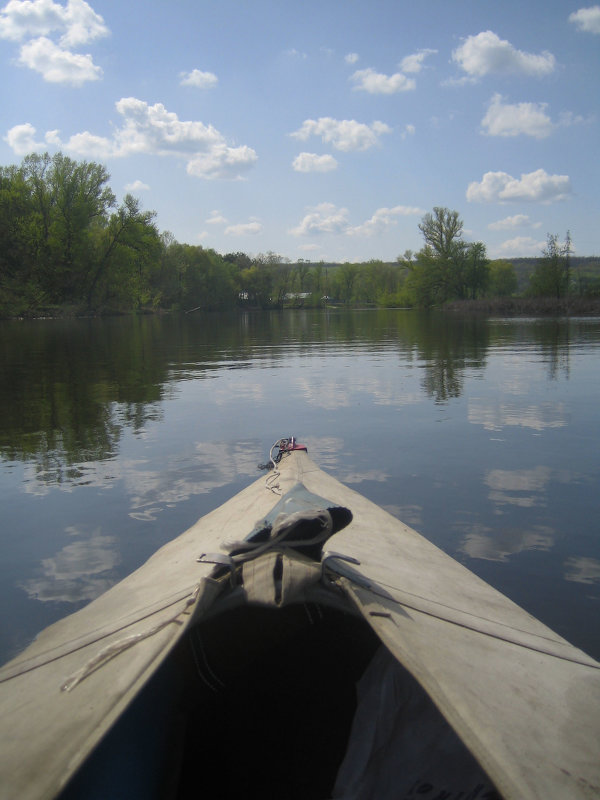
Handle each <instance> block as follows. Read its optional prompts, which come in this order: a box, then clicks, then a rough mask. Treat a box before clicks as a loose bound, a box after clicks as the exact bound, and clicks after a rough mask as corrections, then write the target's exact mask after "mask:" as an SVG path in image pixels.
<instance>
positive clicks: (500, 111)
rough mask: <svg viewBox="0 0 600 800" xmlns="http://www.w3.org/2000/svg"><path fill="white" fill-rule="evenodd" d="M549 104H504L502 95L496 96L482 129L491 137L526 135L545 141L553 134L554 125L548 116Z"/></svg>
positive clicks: (482, 122)
mask: <svg viewBox="0 0 600 800" xmlns="http://www.w3.org/2000/svg"><path fill="white" fill-rule="evenodd" d="M547 105H548V104H547V103H514V104H511V103H504V102H503V99H502V96H501V95H500V94H495V95H494V96H493V97H492V99H491V102H490V104H489V107H488V110H487V113H486V115H485V116H484V118H483V119H482V121H481V125H482V128H483V129H484V131H485V133H487V134H488V135H489V136H519V134H524V135H526V136H532V137H534V138H535V139H544V138H545V137H546V136H549V135H550V134H551V133H552V130H553V128H554V125H553V123H552V120H551V119H550V117H549V116H548V115H547V114H546V108H547Z"/></svg>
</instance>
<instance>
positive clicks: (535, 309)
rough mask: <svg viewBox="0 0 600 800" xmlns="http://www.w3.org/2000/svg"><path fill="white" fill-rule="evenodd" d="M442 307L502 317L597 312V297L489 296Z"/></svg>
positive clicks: (598, 300) (599, 311) (563, 315)
mask: <svg viewBox="0 0 600 800" xmlns="http://www.w3.org/2000/svg"><path fill="white" fill-rule="evenodd" d="M444 309H445V310H446V311H459V312H462V313H476V314H483V315H487V316H505V317H521V316H531V317H568V316H600V297H561V298H556V297H492V298H483V299H480V300H455V301H454V302H452V303H448V304H447V305H445V306H444Z"/></svg>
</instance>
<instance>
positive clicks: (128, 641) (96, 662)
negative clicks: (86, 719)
mask: <svg viewBox="0 0 600 800" xmlns="http://www.w3.org/2000/svg"><path fill="white" fill-rule="evenodd" d="M199 593H200V584H198V586H196V588H195V589H194V591H193V592H192V594H191V595H190V596H189V597H188V598H187V599H186V601H185V606H184V608H183V609H182V610H181V611H178V612H177V613H176V614H173V616H172V617H169V619H165V620H163V621H162V622H159V623H158V624H157V625H154V626H153V627H152V628H148V629H147V630H145V631H142V632H141V633H133V634H131V636H125V637H124V638H122V639H117V641H116V642H112V643H111V644H109V645H106V647H103V648H102V650H100V652H99V653H96V655H95V656H93V658H90V660H89V661H88V662H87V663H86V664H84V665H83V667H81V669H79V670H77V672H75V673H73V675H71V676H70V677H69V678H67V679H66V680H65V682H64V683H63V684H62V685H61V687H60V690H61V692H70V691H71V690H72V689H74V688H75V687H76V686H78V685H79V684H80V683H81V682H82V681H84V680H85V679H86V678H87V677H88V676H89V675H91V674H92V673H93V672H95V671H96V670H97V669H99V668H100V667H102V666H104V664H106V663H107V662H109V661H111V660H112V659H113V658H115V656H118V655H120V654H121V653H123V652H124V651H125V650H128V649H129V648H130V647H133V645H135V644H137V643H138V642H141V641H143V640H144V639H149V638H150V637H151V636H154V635H155V634H156V633H158V632H159V631H162V630H163V628H166V627H167V626H168V625H171V624H172V623H174V624H175V625H183V620H182V619H179V617H180V616H181V615H182V614H185V613H186V612H187V610H188V608H189V607H190V606H191V605H193V604H194V603H195V602H196V600H197V598H198V594H199Z"/></svg>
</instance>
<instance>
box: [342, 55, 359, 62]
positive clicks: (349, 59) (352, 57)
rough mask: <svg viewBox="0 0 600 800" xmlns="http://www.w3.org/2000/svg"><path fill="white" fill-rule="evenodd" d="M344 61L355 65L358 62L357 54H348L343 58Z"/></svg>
mask: <svg viewBox="0 0 600 800" xmlns="http://www.w3.org/2000/svg"><path fill="white" fill-rule="evenodd" d="M344 61H345V62H346V63H347V64H356V62H357V61H358V53H348V54H347V55H345V56H344Z"/></svg>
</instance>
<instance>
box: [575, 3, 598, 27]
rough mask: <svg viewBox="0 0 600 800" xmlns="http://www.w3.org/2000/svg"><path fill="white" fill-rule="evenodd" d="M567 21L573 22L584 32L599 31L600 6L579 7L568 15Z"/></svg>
mask: <svg viewBox="0 0 600 800" xmlns="http://www.w3.org/2000/svg"><path fill="white" fill-rule="evenodd" d="M569 22H573V23H575V25H577V28H578V29H579V30H580V31H584V32H585V33H600V6H588V7H587V8H580V9H579V10H578V11H574V12H573V13H572V14H570V15H569Z"/></svg>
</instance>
